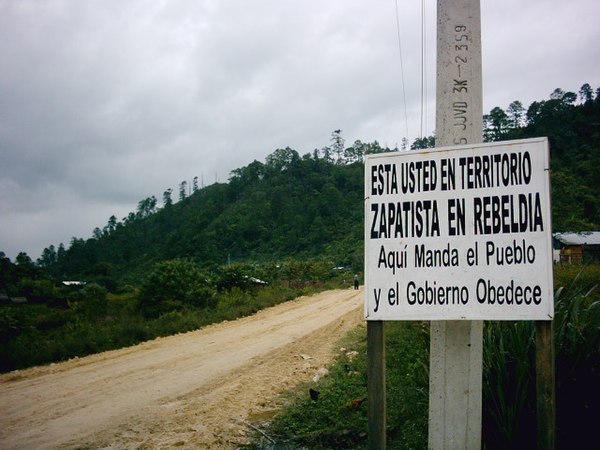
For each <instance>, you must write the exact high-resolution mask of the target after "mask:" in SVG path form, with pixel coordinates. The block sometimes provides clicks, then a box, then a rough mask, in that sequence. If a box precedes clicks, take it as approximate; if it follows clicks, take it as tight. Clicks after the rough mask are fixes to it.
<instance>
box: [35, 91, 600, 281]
mask: <svg viewBox="0 0 600 450" xmlns="http://www.w3.org/2000/svg"><path fill="white" fill-rule="evenodd" d="M599 91H600V89H598V90H596V91H595V92H594V90H593V89H592V88H591V87H590V86H589V85H587V84H586V85H584V86H582V87H581V89H580V90H579V93H578V94H575V93H573V92H565V91H563V90H561V89H556V90H555V91H554V92H553V93H552V94H551V96H550V98H549V99H547V100H542V101H536V102H533V103H532V104H531V105H530V106H529V107H528V108H525V107H524V106H523V105H522V104H521V102H519V101H514V102H512V103H511V104H510V105H508V107H507V109H506V110H503V109H502V108H500V107H495V108H493V109H492V110H491V111H490V112H489V114H486V115H485V116H484V124H485V129H484V137H485V140H486V141H492V140H506V139H521V138H528V137H539V136H548V137H549V140H550V145H551V164H552V174H551V181H552V201H553V229H554V231H582V230H592V229H599V228H600V189H598V186H600V169H599V168H600V95H599ZM434 142H435V139H434V137H426V138H423V139H417V140H416V141H415V142H414V143H413V145H412V148H420V147H424V146H431V145H434ZM395 150H397V149H395ZM382 151H391V150H390V149H388V148H382V147H381V146H380V145H379V144H378V143H377V142H374V143H370V144H367V143H362V142H360V141H356V142H355V143H354V144H352V145H351V146H345V145H344V140H343V138H342V136H341V131H340V130H336V131H334V132H333V133H332V138H331V146H326V147H323V148H322V149H320V150H315V151H314V152H312V153H308V154H305V155H300V154H299V153H298V152H297V151H295V150H293V149H291V148H285V149H278V150H275V151H274V152H273V153H272V154H271V155H269V156H268V157H267V158H266V161H265V162H259V161H254V162H252V163H251V164H249V165H247V166H245V167H242V168H239V169H236V170H234V171H232V173H231V176H230V179H229V181H228V182H227V183H219V184H217V183H215V184H213V185H210V186H207V187H203V188H198V186H197V179H196V180H194V188H193V192H192V193H191V194H190V195H186V193H187V189H186V184H185V182H183V183H182V185H180V190H179V200H178V201H177V202H173V201H172V200H171V192H172V191H171V189H169V190H167V191H165V193H164V194H163V199H162V200H163V201H162V205H161V206H159V205H158V200H157V199H156V197H154V196H152V197H149V198H146V199H144V200H142V201H140V202H139V204H138V208H137V211H136V212H132V213H130V214H129V216H128V217H126V218H123V220H121V221H118V220H117V219H116V218H115V217H114V216H113V217H111V218H110V219H109V220H108V223H107V225H106V226H104V227H103V228H102V229H100V228H96V229H95V230H94V233H93V237H91V238H89V239H87V240H83V239H80V238H73V239H72V241H71V243H70V245H69V247H68V248H65V247H64V246H63V245H62V244H61V245H60V246H59V247H58V249H56V248H55V247H54V246H50V247H48V248H46V249H45V250H44V252H43V254H42V256H41V258H40V259H39V260H38V266H39V267H42V268H44V269H45V270H46V271H48V272H49V273H50V274H52V275H54V276H56V277H67V278H86V277H88V278H89V277H96V278H97V277H102V276H106V277H109V276H110V277H112V278H114V279H115V280H117V281H119V282H124V281H126V282H129V283H134V284H137V283H138V282H139V281H140V280H142V279H143V278H144V275H145V274H146V273H147V272H148V271H149V270H150V268H151V267H152V266H153V265H154V264H155V263H156V262H159V261H164V260H169V259H173V258H182V257H189V258H192V259H193V260H194V261H195V262H196V263H197V264H199V265H200V266H202V267H204V268H207V269H210V268H213V267H215V266H218V265H222V264H225V263H227V262H228V261H240V262H245V263H267V262H276V261H278V260H281V259H283V258H295V259H310V258H314V257H319V258H323V257H325V258H327V259H329V260H331V261H332V263H333V264H335V265H339V266H352V268H353V269H354V270H361V268H362V246H363V231H362V230H363V206H362V197H363V164H362V158H363V155H364V154H367V153H376V152H382Z"/></svg>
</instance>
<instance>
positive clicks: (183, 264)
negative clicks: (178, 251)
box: [140, 259, 214, 317]
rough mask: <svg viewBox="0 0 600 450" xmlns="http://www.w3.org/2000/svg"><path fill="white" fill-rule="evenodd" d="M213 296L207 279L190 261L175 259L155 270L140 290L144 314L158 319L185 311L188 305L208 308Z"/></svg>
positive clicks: (159, 264) (156, 267)
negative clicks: (169, 313) (178, 311)
mask: <svg viewBox="0 0 600 450" xmlns="http://www.w3.org/2000/svg"><path fill="white" fill-rule="evenodd" d="M211 291H213V292H214V290H213V289H212V286H211V284H210V282H209V280H208V277H206V275H205V274H204V273H203V272H202V271H201V270H200V269H199V268H198V266H197V265H196V264H195V263H194V262H193V261H191V260H189V259H172V260H169V261H163V262H160V263H158V264H156V265H155V266H154V270H153V271H152V273H151V274H150V276H149V277H148V279H147V280H146V282H145V283H144V284H143V286H142V288H141V290H140V306H141V309H142V311H143V312H144V314H146V315H147V316H150V317H158V316H160V315H161V314H164V313H167V312H169V311H176V310H179V309H181V308H183V306H184V304H185V303H188V302H189V303H190V304H193V305H194V306H203V307H204V306H209V305H211V304H213V303H214V293H213V294H211Z"/></svg>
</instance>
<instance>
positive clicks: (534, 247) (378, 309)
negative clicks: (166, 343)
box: [365, 138, 554, 320]
mask: <svg viewBox="0 0 600 450" xmlns="http://www.w3.org/2000/svg"><path fill="white" fill-rule="evenodd" d="M365 291H366V294H365V295H366V298H365V317H366V319H367V320H460V319H466V320H550V319H552V317H553V315H554V303H553V288H552V242H551V216H550V185H549V150H548V141H547V139H546V138H536V139H527V140H520V141H507V142H498V143H491V144H477V145H476V146H460V147H447V148H438V149H427V150H421V151H410V152H401V153H398V152H396V153H384V154H375V155H368V156H367V157H366V159H365Z"/></svg>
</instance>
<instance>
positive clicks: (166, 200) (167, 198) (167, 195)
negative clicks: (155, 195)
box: [163, 188, 173, 208]
mask: <svg viewBox="0 0 600 450" xmlns="http://www.w3.org/2000/svg"><path fill="white" fill-rule="evenodd" d="M172 193H173V189H171V188H169V189H167V190H166V191H165V192H163V207H165V208H168V207H169V206H171V205H172V204H173V199H172V198H171V194H172Z"/></svg>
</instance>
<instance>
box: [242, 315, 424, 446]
mask: <svg viewBox="0 0 600 450" xmlns="http://www.w3.org/2000/svg"><path fill="white" fill-rule="evenodd" d="M427 336H428V330H427V327H426V325H425V324H422V323H418V322H412V323H410V322H389V323H387V324H386V352H387V355H388V357H387V367H386V370H387V372H386V376H387V387H388V436H389V437H388V448H423V447H426V445H427V408H428V397H427V385H428V370H427V363H428V344H427V341H428V339H427ZM340 346H341V348H342V350H341V351H340V353H339V355H338V357H337V359H336V361H335V363H334V364H333V365H332V366H331V368H330V369H329V370H330V372H329V375H328V376H327V377H325V378H321V379H320V380H319V381H318V382H316V383H315V382H311V383H308V384H303V385H302V386H300V387H299V388H298V389H295V390H294V391H292V392H290V393H287V394H286V396H287V404H288V406H287V407H286V408H284V410H283V411H281V412H280V413H279V414H278V415H277V416H276V417H275V418H274V419H273V421H272V422H270V423H268V424H258V426H262V427H265V426H266V430H265V433H266V434H267V435H268V436H269V437H270V438H271V439H272V440H274V441H275V443H273V442H269V441H268V440H267V439H266V438H265V437H264V435H262V434H258V433H257V435H256V439H255V442H254V444H252V445H251V446H249V447H248V448H254V449H256V448H277V449H282V448H311V449H326V448H367V426H368V417H367V402H366V397H367V379H366V328H365V327H364V326H361V327H359V328H358V329H356V330H355V331H353V332H351V333H350V334H349V335H348V336H347V337H346V338H345V339H344V341H342V342H341V343H340ZM310 389H313V390H316V391H318V392H319V396H318V399H317V400H316V401H315V400H314V399H313V398H311V395H310Z"/></svg>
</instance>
